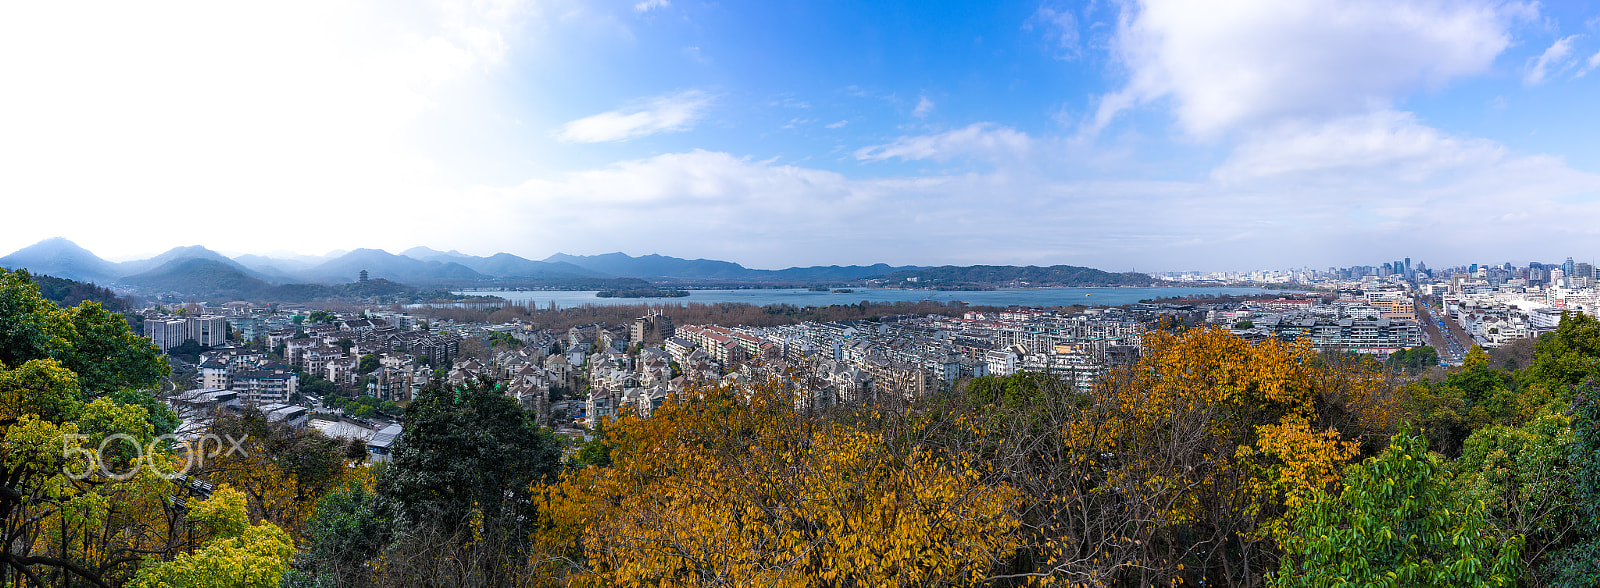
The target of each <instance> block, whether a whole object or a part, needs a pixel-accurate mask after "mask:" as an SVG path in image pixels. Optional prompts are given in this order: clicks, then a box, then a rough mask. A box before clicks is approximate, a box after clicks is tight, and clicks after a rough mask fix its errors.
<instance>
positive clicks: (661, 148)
mask: <svg viewBox="0 0 1600 588" xmlns="http://www.w3.org/2000/svg"><path fill="white" fill-rule="evenodd" d="M0 33H3V34H0V49H3V50H0V72H3V73H4V75H6V76H7V78H8V80H9V81H10V82H11V84H10V85H11V87H14V88H18V89H20V91H15V92H8V93H7V94H6V95H5V96H0V129H5V131H6V132H4V133H0V193H3V194H5V195H6V196H4V201H5V205H6V208H7V211H8V216H9V217H11V218H12V219H28V220H29V221H30V222H26V223H23V222H15V220H14V222H12V223H9V224H8V230H7V231H6V232H5V234H4V235H0V251H4V252H9V251H14V250H16V249H20V248H22V247H25V246H27V245H29V244H32V243H34V242H37V241H39V240H42V239H45V238H49V237H56V236H61V237H66V238H68V239H71V240H73V241H75V242H77V243H78V244H80V245H82V246H84V247H86V248H88V249H90V250H91V251H94V252H96V253H97V254H99V255H102V256H103V257H106V258H108V259H134V258H140V257H147V256H149V255H154V254H157V253H160V252H161V251H164V250H166V249H168V248H171V247H174V246H183V245H194V244H200V245H204V246H206V247H209V248H212V249H215V250H218V251H226V252H230V253H257V254H260V253H271V252H283V251H291V252H295V253H299V254H313V255H317V254H322V253H325V252H327V251H330V250H338V249H355V248H362V247H372V248H382V249H385V250H388V251H390V252H399V251H402V250H404V249H407V248H409V247H413V246H417V245H424V246H429V247H433V248H436V249H441V250H449V249H456V250H460V251H463V252H466V253H470V254H475V255H489V254H493V253H495V252H499V251H504V252H508V253H512V254H516V255H521V256H523V257H528V258H530V259H542V258H544V257H545V256H548V255H550V254H552V253H555V252H565V253H571V254H578V255H583V254H601V253H608V252H612V251H622V252H626V253H629V254H631V255H644V254H650V253H656V254H661V255H667V256H674V257H682V258H690V259H693V258H707V259H721V260H728V261H733V262H736V263H740V264H743V265H745V266H746V267H752V268H779V267H789V266H811V265H831V264H840V265H847V264H871V263H879V262H882V263H889V264H892V265H944V264H952V265H972V264H996V265H999V264H1011V265H1029V264H1032V265H1054V264H1068V265H1079V266H1088V267H1096V268H1101V269H1106V270H1115V271H1126V270H1129V269H1133V268H1137V269H1138V270H1139V271H1145V272H1163V271H1185V270H1202V271H1240V270H1248V269H1259V268H1271V267H1329V266H1338V267H1346V266H1350V265H1366V264H1372V263H1377V261H1375V260H1386V259H1389V258H1391V257H1393V254H1392V253H1388V252H1393V251H1405V252H1408V253H1409V256H1410V257H1411V258H1413V259H1416V260H1421V261H1428V260H1438V262H1437V263H1433V262H1430V266H1434V267H1447V266H1453V265H1466V264H1468V263H1473V262H1472V261H1455V260H1474V259H1475V260H1478V261H1477V263H1482V262H1485V261H1490V262H1495V263H1499V262H1503V261H1512V262H1513V263H1516V264H1518V265H1523V264H1526V263H1527V262H1528V261H1530V260H1533V261H1542V262H1546V263H1555V262H1560V261H1561V260H1562V259H1564V258H1565V257H1567V256H1573V257H1575V258H1578V259H1579V260H1580V261H1584V260H1585V259H1584V258H1585V257H1586V256H1585V255H1584V254H1583V250H1584V248H1585V247H1586V246H1587V244H1588V242H1590V241H1592V238H1593V236H1594V229H1592V228H1590V227H1589V226H1587V223H1583V222H1581V219H1584V218H1597V216H1596V213H1597V212H1600V204H1597V203H1596V200H1597V199H1596V196H1600V174H1597V173H1596V172H1597V171H1600V154H1597V153H1596V152H1594V151H1593V150H1592V149H1585V147H1586V146H1587V144H1588V143H1589V141H1590V140H1591V138H1592V137H1593V136H1594V132H1595V131H1596V130H1597V126H1600V125H1597V124H1596V123H1597V122H1600V117H1597V115H1596V113H1595V112H1594V109H1593V108H1592V106H1589V105H1588V102H1587V100H1586V99H1589V98H1590V97H1592V96H1594V95H1597V93H1596V90H1597V89H1600V88H1597V87H1596V84H1597V82H1596V81H1595V80H1596V78H1597V77H1600V73H1597V72H1595V71H1594V70H1595V69H1596V68H1597V67H1600V17H1597V14H1596V13H1595V12H1594V11H1593V10H1592V8H1591V7H1588V6H1583V5H1575V6H1569V5H1551V6H1545V5H1539V4H1523V3H1501V2H1462V3H1451V4H1438V3H1376V2H1344V3H1323V2H1311V3H1295V4H1281V5H1280V4H1277V3H1259V4H1253V3H1235V4H1229V5H1215V6H1211V5H1208V6H1204V7H1190V6H1185V5H1182V4H1166V3H1161V2H1151V3H1143V4H1140V3H1126V4H1105V3H1087V4H1086V3H1060V4H1057V3H1008V4H1004V5H999V6H971V5H965V4H955V3H950V4H943V3H927V4H916V5H892V4H886V3H873V4H839V5H816V4H802V3H762V4H753V5H734V6H725V5H720V4H718V5H704V4H697V3H689V2H685V1H678V2H672V1H669V0H645V1H632V2H611V3H563V2H548V3H522V2H499V3H472V4H452V3H436V4H389V3H383V4H379V3H362V2H351V3H337V2H336V3H323V2H318V3H295V2H287V3H279V4H274V5H273V6H271V7H267V8H259V7H226V6H215V5H208V4H194V5H171V6H164V7H153V6H123V5H116V4H109V5H106V6H102V7H99V8H98V9H92V10H87V11H85V10H68V8H66V7H57V6H51V5H32V6H28V5H16V6H7V7H4V8H0ZM1197 56H1205V58H1204V59H1199V58H1197ZM163 226H165V227H168V229H167V230H162V229H161V228H160V227H163ZM1588 261H1593V260H1592V259H1590V260H1588Z"/></svg>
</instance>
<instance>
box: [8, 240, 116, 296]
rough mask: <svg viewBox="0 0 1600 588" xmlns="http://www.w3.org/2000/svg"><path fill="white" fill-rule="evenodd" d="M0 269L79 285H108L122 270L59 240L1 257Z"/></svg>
mask: <svg viewBox="0 0 1600 588" xmlns="http://www.w3.org/2000/svg"><path fill="white" fill-rule="evenodd" d="M0 267H3V268H6V269H27V270H28V273H31V274H45V275H51V276H58V277H62V278H67V279H70V280H77V281H80V282H97V283H101V284H105V283H109V282H111V281H112V280H113V279H115V278H116V277H118V276H121V275H122V270H121V268H119V267H118V266H117V264H115V263H111V262H109V261H106V260H104V259H101V258H100V256H98V255H95V254H93V253H90V252H89V250H88V249H84V248H82V247H79V246H78V244H77V243H73V242H72V241H68V240H66V239H63V238H61V237H55V238H51V239H45V240H43V241H40V242H38V243H34V244H32V245H29V246H27V247H24V248H22V249H18V250H17V251H15V252H13V253H12V254H10V255H7V256H5V257H0Z"/></svg>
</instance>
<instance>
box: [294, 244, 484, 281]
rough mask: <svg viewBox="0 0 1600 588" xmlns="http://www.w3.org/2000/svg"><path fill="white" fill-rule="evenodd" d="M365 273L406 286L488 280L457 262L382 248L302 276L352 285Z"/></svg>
mask: <svg viewBox="0 0 1600 588" xmlns="http://www.w3.org/2000/svg"><path fill="white" fill-rule="evenodd" d="M361 270H366V271H367V275H368V276H370V277H372V278H385V279H389V280H393V281H396V282H403V283H407V284H439V283H452V284H462V283H473V282H480V281H484V280H487V279H489V276H485V275H483V274H481V273H478V272H476V271H473V270H472V268H469V267H467V266H464V265H461V264H459V263H455V262H441V261H422V260H418V259H412V258H410V257H406V256H404V255H395V254H393V253H389V252H387V251H384V250H382V249H357V250H355V251H351V252H349V253H346V254H344V255H341V256H339V257H336V258H334V259H331V260H329V261H327V262H324V263H322V264H320V265H318V266H316V267H313V268H311V269H309V270H306V271H304V272H300V274H299V277H301V278H303V279H306V280H308V281H313V282H319V283H324V284H330V283H331V284H339V283H346V282H351V281H354V280H355V279H356V277H357V276H359V275H360V274H361Z"/></svg>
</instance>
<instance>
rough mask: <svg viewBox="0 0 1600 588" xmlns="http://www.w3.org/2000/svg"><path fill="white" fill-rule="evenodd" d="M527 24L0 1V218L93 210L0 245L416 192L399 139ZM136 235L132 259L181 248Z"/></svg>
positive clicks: (286, 8)
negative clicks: (1, 207)
mask: <svg viewBox="0 0 1600 588" xmlns="http://www.w3.org/2000/svg"><path fill="white" fill-rule="evenodd" d="M396 4H398V3H396ZM539 16H540V15H539V13H538V10H537V8H536V7H533V6H530V5H528V4H526V3H522V2H461V3H437V4H435V3H421V2H418V3H411V4H407V5H405V6H403V7H400V6H391V5H390V4H389V3H372V2H367V1H364V0H284V1H282V2H272V3H266V4H233V3H219V2H207V1H177V2H168V3H161V4H150V5H135V4H129V3H126V2H115V1H108V2H83V3H75V4H70V5H68V4H55V3H0V79H4V80H5V87H6V88H7V91H5V92H0V129H5V130H4V132H0V193H3V194H6V195H7V196H4V197H0V199H3V200H4V201H5V209H6V215H7V216H8V217H9V216H10V215H13V214H15V215H16V218H55V217H56V215H59V211H58V212H56V213H51V212H50V210H51V209H52V208H54V207H59V206H60V203H62V202H68V201H70V202H75V203H79V204H81V205H82V206H83V207H84V208H91V207H92V208H95V209H98V210H100V211H101V213H100V214H98V215H94V216H93V217H92V218H91V217H84V218H82V219H80V220H78V221H75V222H73V223H65V222H61V223H56V222H48V223H38V224H37V226H35V227H30V228H27V229H25V230H19V231H17V232H11V233H10V234H9V235H6V237H7V238H6V239H5V240H7V241H9V240H10V239H11V238H27V239H30V240H31V239H35V238H42V237H48V236H53V235H52V234H72V235H73V236H74V238H76V239H78V240H79V241H80V243H81V244H83V245H84V246H86V247H93V248H95V249H97V250H102V251H108V252H109V251H115V250H117V249H119V248H121V249H126V248H127V247H128V245H127V243H126V241H127V240H128V236H129V234H128V233H126V232H123V231H121V230H120V227H121V226H122V225H125V224H126V223H127V219H128V218H136V217H138V216H140V215H141V214H142V212H141V211H148V210H151V207H152V206H154V207H158V208H159V207H164V206H166V205H165V204H160V203H162V202H169V201H170V202H180V203H184V206H198V205H201V203H204V206H206V207H207V209H208V210H209V211H210V212H212V213H214V214H217V215H218V216H219V217H225V218H248V217H249V216H251V215H255V214H259V210H260V206H261V205H262V203H268V202H270V203H271V204H272V205H274V206H279V207H282V209H284V210H305V209H310V208H316V209H317V210H321V211H323V213H324V214H327V215H329V217H345V216H353V215H360V214H363V212H364V211H369V212H370V207H369V205H368V201H367V200H366V199H364V198H356V197H353V196H354V195H357V194H384V195H385V197H386V198H391V199H396V200H402V199H405V198H407V197H409V196H413V195H416V194H419V193H421V192H424V191H425V190H427V187H428V186H431V185H433V184H436V183H438V182H439V181H440V180H439V177H438V176H439V170H438V168H437V167H436V166H435V164H434V162H433V160H432V159H431V157H430V154H429V151H428V150H427V148H426V147H425V146H419V145H417V144H416V143H414V142H412V141H411V140H410V139H412V137H413V136H414V133H415V132H416V127H417V125H419V124H423V123H424V122H426V121H427V120H430V117H431V116H433V115H434V114H435V113H436V111H437V109H438V108H439V106H440V105H441V104H445V103H451V104H474V105H476V104H479V103H480V102H479V100H480V99H481V98H482V95H481V94H479V93H478V91H477V89H478V88H481V87H483V85H484V84H483V82H484V81H485V80H486V78H489V77H491V76H492V75H494V74H495V73H496V72H498V71H500V70H501V69H502V68H503V66H504V65H505V61H506V60H507V56H508V53H509V52H510V51H511V46H512V39H515V38H518V36H519V31H521V30H522V29H523V28H524V27H525V26H527V25H528V23H529V22H530V21H535V20H537V19H538V18H539ZM21 195H26V197H21ZM13 197H16V200H21V201H23V202H13ZM418 201H421V199H420V198H419V199H418ZM398 208H399V207H397V209H398ZM35 231H38V232H35ZM8 232H9V231H8ZM40 233H43V234H40ZM145 238H146V237H140V238H139V240H143V239H145ZM149 238H150V239H151V241H150V242H149V243H148V244H145V243H141V244H140V247H141V248H146V247H149V248H154V247H162V246H172V245H186V244H192V241H193V239H194V237H192V236H190V237H181V238H180V237H178V236H176V235H174V236H173V237H171V238H173V239H180V240H179V242H162V241H161V239H163V238H165V237H160V236H149ZM119 241H120V242H119ZM207 244H208V245H213V243H209V242H208V243H207ZM215 245H217V246H219V247H220V246H222V244H220V243H218V244H215ZM264 246H265V245H264ZM330 248H331V247H330Z"/></svg>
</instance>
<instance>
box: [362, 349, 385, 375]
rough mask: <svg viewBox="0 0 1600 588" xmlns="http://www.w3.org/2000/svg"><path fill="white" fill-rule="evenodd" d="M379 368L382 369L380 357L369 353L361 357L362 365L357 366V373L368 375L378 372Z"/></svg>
mask: <svg viewBox="0 0 1600 588" xmlns="http://www.w3.org/2000/svg"><path fill="white" fill-rule="evenodd" d="M379 367H381V364H380V362H379V361H378V356H376V355H373V354H370V353H368V354H366V355H363V356H361V363H360V365H358V366H357V369H356V371H357V372H358V373H360V374H361V375H367V374H370V373H372V372H374V371H377V370H378V368H379Z"/></svg>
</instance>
